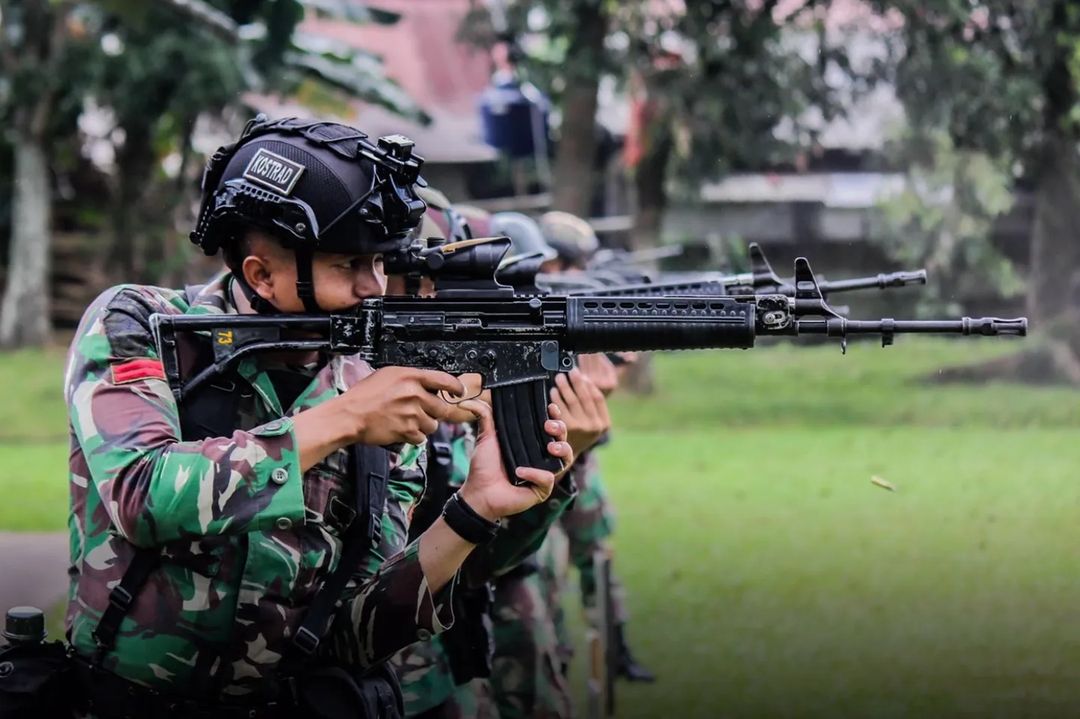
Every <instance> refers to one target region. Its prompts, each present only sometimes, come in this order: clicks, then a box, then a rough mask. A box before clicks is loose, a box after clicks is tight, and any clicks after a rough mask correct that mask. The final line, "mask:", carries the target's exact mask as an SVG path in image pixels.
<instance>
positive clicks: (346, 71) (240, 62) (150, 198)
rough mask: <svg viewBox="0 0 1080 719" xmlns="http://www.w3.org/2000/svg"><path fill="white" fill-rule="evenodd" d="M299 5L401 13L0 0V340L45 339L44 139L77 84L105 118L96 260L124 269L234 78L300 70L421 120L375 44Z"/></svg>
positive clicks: (51, 144) (253, 80) (148, 266)
mask: <svg viewBox="0 0 1080 719" xmlns="http://www.w3.org/2000/svg"><path fill="white" fill-rule="evenodd" d="M306 12H310V13H311V14H312V15H315V16H319V17H332V18H337V19H342V20H346V21H349V22H377V23H383V24H386V23H393V22H396V21H397V19H398V16H397V15H396V14H394V13H392V12H387V11H385V10H381V9H378V8H376V7H372V6H371V5H369V4H368V3H358V2H350V1H348V0H279V1H277V2H273V3H263V2H256V1H254V0H209V1H203V0H166V1H165V2H159V3H146V2H141V1H139V0H98V1H97V2H92V1H89V0H87V1H85V2H75V1H74V0H71V1H60V0H0V70H2V72H0V118H2V119H4V120H5V124H6V126H7V127H8V128H9V130H8V138H7V139H8V141H9V142H10V147H11V148H12V152H13V154H14V163H13V165H14V179H15V181H14V183H13V188H14V189H13V196H12V200H11V215H12V232H11V238H10V242H9V260H8V264H7V282H6V284H5V290H4V297H3V300H2V304H0V344H2V345H4V346H22V345H36V344H41V343H43V342H45V341H47V339H48V336H49V331H50V322H49V281H48V279H49V257H50V232H51V223H52V216H51V213H52V194H53V185H52V180H51V177H50V165H51V164H52V162H53V160H54V157H52V156H50V149H52V148H55V147H56V146H57V144H58V143H67V144H75V143H77V142H78V131H77V127H76V123H77V120H78V118H79V115H80V113H81V112H82V111H83V104H84V100H85V99H86V98H87V97H90V98H93V99H94V101H95V104H96V106H97V107H99V109H100V111H101V113H104V114H106V115H109V116H111V119H112V123H113V125H114V131H112V132H111V133H108V139H109V140H111V141H112V142H113V144H114V146H115V171H114V172H113V173H112V174H111V177H110V186H109V189H110V196H111V197H112V202H111V205H112V208H111V221H112V224H113V227H114V230H113V235H114V237H113V242H112V244H111V246H110V248H109V251H108V253H107V257H108V265H107V266H108V267H109V269H110V270H111V271H112V272H115V273H116V276H117V277H123V278H124V279H127V280H148V279H153V277H151V276H150V275H152V274H153V273H152V272H150V270H152V269H153V268H154V265H155V260H160V259H161V258H162V249H163V247H164V246H163V245H162V244H160V243H155V242H149V241H147V238H148V235H149V233H150V232H153V231H160V230H161V228H162V225H163V223H168V222H170V221H171V215H172V209H173V208H174V207H175V205H176V203H177V202H180V201H186V200H187V199H188V198H189V190H188V189H187V188H186V187H185V184H184V181H185V178H186V177H187V173H186V172H185V170H186V168H187V167H188V166H189V164H190V155H191V134H192V132H193V131H194V126H195V120H196V118H197V117H198V116H199V115H200V114H201V113H204V112H211V111H219V110H220V109H221V108H222V107H224V106H225V105H232V104H242V97H241V93H242V92H243V91H245V90H255V91H277V92H290V91H292V90H294V89H295V88H296V87H297V86H298V85H299V84H300V83H301V82H303V81H305V80H308V79H310V80H314V81H317V82H319V83H321V84H324V85H326V86H328V87H332V88H335V89H336V90H337V91H340V92H342V93H343V94H344V95H347V96H348V97H357V98H361V99H364V100H366V101H368V102H373V103H376V104H380V105H383V106H385V107H388V108H389V109H391V110H393V111H395V112H398V113H401V114H403V115H407V116H410V117H412V118H414V119H417V120H419V121H421V122H424V121H426V120H427V117H426V115H425V114H424V113H423V112H422V110H420V109H419V108H418V107H417V106H416V105H415V103H413V102H412V100H411V99H410V98H409V97H408V96H407V95H406V94H405V93H404V92H403V91H402V90H401V88H400V87H398V86H397V85H396V84H395V83H393V82H392V81H390V80H389V79H388V78H386V76H385V74H384V72H383V69H382V66H381V62H380V61H379V59H378V58H377V57H375V56H373V55H371V54H369V53H366V52H363V51H360V50H356V49H354V48H351V47H347V46H344V45H342V44H338V43H333V42H330V41H328V40H326V39H324V38H321V37H316V36H313V35H311V34H309V33H305V32H303V31H302V30H301V29H298V25H299V23H300V21H301V20H302V19H303V18H304V16H305V13H306ZM5 144H6V143H5ZM174 153H178V154H179V156H180V164H179V171H178V175H177V180H176V182H175V183H173V185H172V189H173V192H172V193H171V194H170V193H169V192H162V188H163V187H165V186H166V183H163V182H162V181H163V180H164V179H165V178H164V175H163V171H162V160H163V159H164V158H165V157H166V156H168V155H171V154H174Z"/></svg>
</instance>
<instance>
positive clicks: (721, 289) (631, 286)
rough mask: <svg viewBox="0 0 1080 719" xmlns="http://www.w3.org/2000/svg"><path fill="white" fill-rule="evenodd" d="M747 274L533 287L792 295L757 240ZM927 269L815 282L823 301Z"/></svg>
mask: <svg viewBox="0 0 1080 719" xmlns="http://www.w3.org/2000/svg"><path fill="white" fill-rule="evenodd" d="M750 261H751V267H752V269H751V271H750V272H743V273H739V274H723V273H719V272H707V273H701V272H697V273H664V274H662V275H660V277H659V280H658V281H656V282H643V283H642V282H629V281H627V282H621V283H620V282H613V281H612V279H611V276H610V275H609V274H608V275H599V274H593V273H589V272H585V273H580V274H565V275H546V274H545V275H540V276H538V277H537V280H536V284H537V285H538V286H539V287H542V288H545V289H547V290H548V291H551V292H554V293H561V294H568V295H591V296H604V297H622V296H634V297H639V296H652V295H684V296H694V297H701V296H706V297H715V296H718V295H749V294H777V295H787V296H789V297H793V296H795V284H794V282H795V281H794V280H791V281H787V280H784V279H781V278H780V276H779V275H777V274H776V272H775V271H774V270H773V268H772V265H771V264H769V261H768V259H766V257H765V252H764V251H763V250H762V249H761V246H760V245H758V244H757V243H756V242H752V243H750ZM925 284H926V270H911V271H905V272H889V273H883V274H878V275H873V276H870V277H855V278H852V279H846V280H835V281H827V280H824V279H821V278H819V279H818V287H819V289H820V290H821V293H822V296H823V297H828V296H829V295H830V294H833V293H837V292H851V291H854V290H866V289H879V290H884V289H889V288H893V287H906V286H908V285H925Z"/></svg>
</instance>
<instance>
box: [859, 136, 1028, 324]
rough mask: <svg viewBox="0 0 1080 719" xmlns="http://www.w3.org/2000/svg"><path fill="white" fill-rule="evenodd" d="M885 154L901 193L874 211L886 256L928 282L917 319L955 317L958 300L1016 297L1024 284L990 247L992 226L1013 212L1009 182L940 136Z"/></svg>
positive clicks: (1003, 170) (997, 166) (988, 159)
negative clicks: (899, 178)
mask: <svg viewBox="0 0 1080 719" xmlns="http://www.w3.org/2000/svg"><path fill="white" fill-rule="evenodd" d="M895 144H896V146H897V147H896V149H894V150H892V151H891V152H890V154H891V155H892V157H893V160H894V161H895V162H896V164H897V165H898V166H900V167H904V168H906V169H905V171H904V184H903V188H902V189H901V190H900V191H899V192H898V193H896V194H891V195H889V196H888V197H887V198H886V199H884V200H883V201H882V203H881V205H880V208H881V210H882V215H881V216H882V219H883V228H882V229H883V232H882V237H883V239H884V242H885V245H886V250H887V252H888V253H889V255H890V256H892V257H894V258H895V259H897V260H899V261H901V262H903V264H904V266H907V267H925V268H926V269H927V271H928V272H929V274H930V276H931V277H933V278H934V282H932V283H931V284H930V285H928V286H927V287H926V288H925V290H924V291H922V292H920V293H919V303H918V305H917V309H918V312H919V313H920V314H941V313H942V312H945V313H948V314H954V315H955V314H962V313H963V312H964V307H963V305H962V303H961V301H960V300H961V299H964V298H979V299H980V300H985V299H986V298H987V297H988V296H990V295H1001V296H1003V297H1019V296H1021V295H1022V293H1023V289H1024V285H1023V282H1022V281H1021V279H1020V277H1019V275H1018V274H1017V272H1016V270H1015V269H1014V267H1013V264H1012V262H1010V261H1009V259H1008V258H1007V257H1005V256H1004V255H1003V254H1002V253H1001V252H1000V251H999V250H998V249H997V248H996V247H995V246H994V245H993V243H992V242H990V234H991V230H992V228H993V223H994V221H995V220H997V219H998V218H999V217H1001V216H1002V215H1004V214H1005V213H1006V212H1008V211H1009V209H1010V208H1011V207H1012V205H1013V193H1012V175H1011V172H1010V170H1009V168H1008V167H1007V166H1003V165H1002V162H1001V161H1000V159H995V158H994V157H992V156H990V155H988V154H987V153H985V152H979V151H975V150H958V149H956V148H955V147H954V146H953V144H952V140H951V139H950V138H949V136H948V135H947V134H946V133H945V132H942V131H936V132H931V133H915V134H911V133H909V134H908V135H906V136H905V137H903V138H901V139H900V140H899V141H898V142H897V143H895Z"/></svg>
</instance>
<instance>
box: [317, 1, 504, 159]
mask: <svg viewBox="0 0 1080 719" xmlns="http://www.w3.org/2000/svg"><path fill="white" fill-rule="evenodd" d="M378 7H380V8H385V9H387V10H392V11H394V12H397V13H399V14H400V15H401V19H400V20H399V21H398V22H397V23H396V24H394V25H390V26H385V25H377V24H370V25H357V24H355V23H348V22H340V21H333V20H324V19H316V18H310V19H307V20H305V21H304V23H303V26H302V27H303V30H304V31H306V32H311V33H313V34H318V35H322V36H325V37H328V38H333V39H334V40H337V41H339V42H343V43H346V44H348V45H350V46H352V47H355V48H359V49H363V50H366V51H367V52H371V53H374V54H376V55H378V56H380V57H381V58H382V60H383V65H384V67H385V68H386V74H387V75H388V76H389V77H390V78H392V79H393V80H395V81H396V82H397V83H398V84H400V85H401V86H402V88H404V90H405V91H406V92H407V93H408V94H409V96H410V97H412V98H413V99H414V100H415V101H416V102H417V103H418V104H419V105H420V107H422V108H423V109H424V111H425V112H427V113H428V114H429V115H431V117H432V124H431V125H430V126H428V127H420V126H418V125H416V124H414V123H411V122H408V121H406V120H403V119H402V118H400V117H398V116H396V115H393V114H391V113H389V112H387V111H386V110H383V109H382V108H379V107H373V106H370V105H367V104H364V103H359V102H358V103H357V119H356V122H357V125H358V126H359V127H360V128H361V129H362V130H364V131H365V132H367V133H369V134H371V135H380V134H386V133H388V132H401V133H404V134H406V135H408V136H410V137H412V138H413V139H414V140H416V144H417V149H418V150H419V151H420V153H421V154H423V155H424V156H425V157H426V158H427V159H428V160H429V161H435V162H440V161H441V162H468V161H478V160H486V159H491V158H492V157H494V156H495V152H494V150H492V149H491V148H489V147H488V146H487V145H485V144H483V142H482V141H481V140H480V120H479V115H478V112H477V109H476V100H477V97H478V96H479V94H480V92H481V91H482V90H483V89H484V88H485V87H486V86H487V84H488V80H489V79H490V76H491V61H490V59H489V58H488V55H487V53H486V52H484V51H482V50H480V49H478V48H476V47H474V46H472V45H469V44H466V43H464V42H461V41H459V40H458V39H457V36H458V30H459V28H460V26H461V23H462V20H463V19H464V17H465V14H466V13H467V12H468V10H469V0H379V3H378Z"/></svg>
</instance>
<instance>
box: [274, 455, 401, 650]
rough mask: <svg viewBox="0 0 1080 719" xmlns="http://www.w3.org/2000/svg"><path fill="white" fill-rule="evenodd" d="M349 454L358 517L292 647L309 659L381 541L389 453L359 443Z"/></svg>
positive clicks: (348, 530)
mask: <svg viewBox="0 0 1080 719" xmlns="http://www.w3.org/2000/svg"><path fill="white" fill-rule="evenodd" d="M349 451H350V457H349V459H350V462H351V463H352V465H353V467H354V468H355V469H354V471H353V472H351V474H352V476H354V477H355V478H356V518H355V519H354V520H353V521H352V523H351V524H350V525H349V528H348V529H347V530H346V531H345V537H344V549H343V550H342V553H341V560H340V561H339V562H338V565H337V568H336V569H334V571H333V573H331V574H330V576H329V577H327V578H326V581H325V582H323V585H322V586H321V587H320V588H319V591H318V592H316V594H315V598H314V599H313V600H312V602H311V608H310V609H308V612H307V615H306V616H305V617H304V621H303V622H302V623H301V624H300V627H299V629H297V630H296V634H295V635H294V636H293V646H295V647H296V649H297V650H298V651H299V652H300V653H301V654H303V655H307V656H311V655H312V654H314V653H315V650H317V649H318V648H319V644H320V643H321V642H322V640H323V638H324V637H325V636H326V633H327V631H328V630H329V628H330V620H331V618H332V617H333V615H334V610H335V608H336V606H337V604H338V602H339V600H341V599H342V597H343V595H344V593H345V588H346V587H347V586H348V583H349V579H350V578H351V577H352V576H353V574H354V573H355V572H356V571H357V570H358V569H359V567H360V563H361V562H362V561H363V559H364V557H365V556H367V554H368V552H369V551H371V546H372V544H374V543H376V542H378V541H379V539H380V538H381V535H382V531H381V529H382V514H383V508H384V507H385V506H386V496H387V484H388V480H389V477H390V454H389V453H388V452H387V451H386V450H385V449H383V448H382V447H369V446H367V445H358V444H357V445H353V446H352V447H350V448H349Z"/></svg>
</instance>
